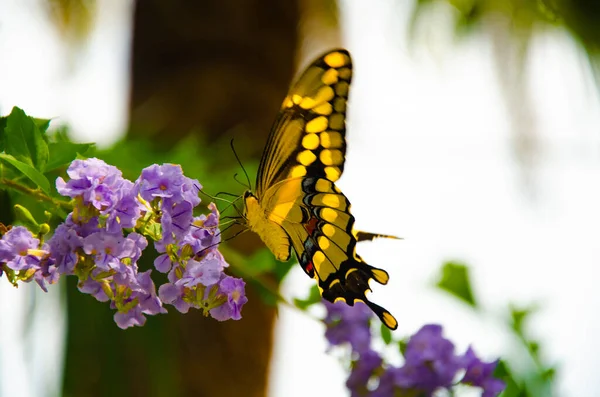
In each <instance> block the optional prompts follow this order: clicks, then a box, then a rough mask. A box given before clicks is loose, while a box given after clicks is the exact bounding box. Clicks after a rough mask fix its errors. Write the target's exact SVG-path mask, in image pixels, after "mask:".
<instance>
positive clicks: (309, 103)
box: [299, 96, 316, 109]
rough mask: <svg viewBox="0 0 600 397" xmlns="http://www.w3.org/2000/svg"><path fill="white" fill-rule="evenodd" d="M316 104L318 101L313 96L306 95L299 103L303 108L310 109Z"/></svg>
mask: <svg viewBox="0 0 600 397" xmlns="http://www.w3.org/2000/svg"><path fill="white" fill-rule="evenodd" d="M315 104H316V101H315V100H314V99H313V98H311V97H308V96H307V97H306V98H303V99H302V101H300V103H299V105H300V107H301V108H302V109H310V108H313V107H314V106H315Z"/></svg>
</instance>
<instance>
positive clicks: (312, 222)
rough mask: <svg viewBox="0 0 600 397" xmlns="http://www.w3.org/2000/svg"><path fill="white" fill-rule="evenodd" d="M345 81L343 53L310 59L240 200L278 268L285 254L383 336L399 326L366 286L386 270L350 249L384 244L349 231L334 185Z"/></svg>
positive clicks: (342, 149)
mask: <svg viewBox="0 0 600 397" xmlns="http://www.w3.org/2000/svg"><path fill="white" fill-rule="evenodd" d="M351 79H352V60H351V58H350V54H349V53H348V51H346V50H343V49H335V50H332V51H329V52H327V53H325V54H324V55H322V56H321V57H319V58H317V59H316V60H315V61H314V62H313V63H312V64H311V65H310V66H308V68H306V70H305V71H304V73H302V75H301V76H300V78H299V79H298V80H297V81H296V83H295V84H294V85H293V86H292V88H291V90H290V91H289V93H288V95H287V96H286V97H285V99H284V101H283V104H282V106H281V110H280V112H279V114H278V116H277V118H276V120H275V123H274V124H273V127H272V129H271V133H270V136H269V138H268V141H267V144H266V147H265V150H264V152H263V155H262V158H261V161H260V165H259V169H258V175H257V178H256V190H255V191H254V192H252V191H250V190H248V191H246V192H245V194H244V207H245V212H244V217H245V219H246V222H247V226H248V228H249V229H250V230H252V231H254V232H256V233H257V234H258V235H259V236H260V237H261V239H262V240H263V242H264V243H265V245H266V246H267V247H268V248H269V249H270V250H271V251H272V252H273V254H274V255H275V257H276V258H277V259H278V260H280V261H287V260H288V259H289V258H290V254H291V249H293V250H294V252H295V253H296V257H297V259H298V261H299V262H300V265H301V266H302V269H304V271H305V272H306V274H308V275H309V276H310V277H311V278H316V279H317V281H318V286H319V290H320V291H321V296H322V297H323V298H324V299H326V300H328V301H330V302H336V301H340V300H342V301H345V302H346V303H347V304H348V305H350V306H353V305H354V303H355V302H356V301H362V302H364V303H366V304H367V305H368V307H369V308H370V309H371V310H372V311H373V312H374V313H375V314H377V316H378V317H379V318H380V319H381V321H382V322H383V323H384V324H385V325H386V326H387V327H388V328H390V329H396V328H397V326H398V322H397V321H396V319H395V318H394V316H392V314H391V313H390V312H388V311H387V310H386V309H384V308H383V307H381V306H379V305H377V304H375V303H373V302H371V301H369V300H368V299H367V297H366V296H365V293H366V292H367V291H370V287H369V280H370V279H374V280H375V281H376V282H378V283H380V284H386V283H387V282H388V279H389V276H388V274H387V272H386V271H385V270H382V269H378V268H375V267H373V266H370V265H368V264H367V263H365V262H364V261H363V260H362V259H361V258H360V256H358V254H357V253H356V243H357V241H362V240H372V239H373V238H375V237H389V238H396V237H393V236H388V235H380V234H373V233H366V232H358V231H354V230H353V226H354V217H353V216H352V214H351V213H350V202H349V201H348V199H347V198H346V196H345V195H344V194H343V193H342V192H341V191H340V189H339V188H338V187H337V186H336V185H335V182H336V181H337V180H338V179H339V178H340V177H341V176H342V172H343V170H344V161H345V153H346V138H345V133H346V107H347V102H348V92H349V89H350V82H351Z"/></svg>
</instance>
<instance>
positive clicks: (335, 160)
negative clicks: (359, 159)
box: [319, 149, 344, 165]
mask: <svg viewBox="0 0 600 397" xmlns="http://www.w3.org/2000/svg"><path fill="white" fill-rule="evenodd" d="M319 160H321V163H323V164H324V165H338V164H341V163H342V162H343V161H344V157H343V156H342V152H340V151H339V150H329V149H325V150H323V151H322V152H321V154H320V155H319Z"/></svg>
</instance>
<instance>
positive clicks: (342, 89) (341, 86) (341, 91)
mask: <svg viewBox="0 0 600 397" xmlns="http://www.w3.org/2000/svg"><path fill="white" fill-rule="evenodd" d="M349 87H350V85H349V84H348V83H346V82H345V81H340V82H339V83H337V84H336V85H335V93H336V94H337V95H339V96H343V97H346V96H348V88H349Z"/></svg>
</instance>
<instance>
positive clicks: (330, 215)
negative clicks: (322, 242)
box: [321, 208, 338, 237]
mask: <svg viewBox="0 0 600 397" xmlns="http://www.w3.org/2000/svg"><path fill="white" fill-rule="evenodd" d="M337 217H338V214H337V211H336V210H332V209H331V208H323V210H322V211H321V218H323V219H325V220H326V221H327V222H329V223H334V222H335V220H336V219H337ZM323 233H325V235H326V236H328V237H332V236H333V235H334V234H335V227H333V225H330V224H326V225H324V226H323Z"/></svg>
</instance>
